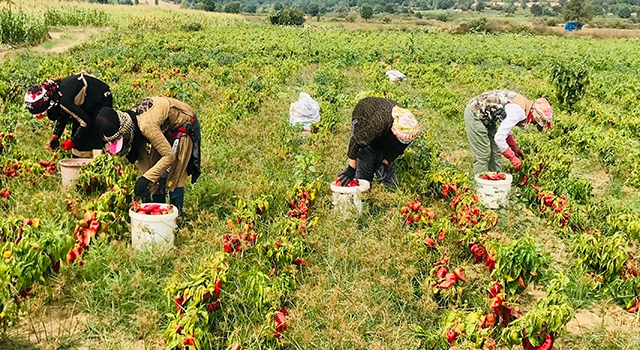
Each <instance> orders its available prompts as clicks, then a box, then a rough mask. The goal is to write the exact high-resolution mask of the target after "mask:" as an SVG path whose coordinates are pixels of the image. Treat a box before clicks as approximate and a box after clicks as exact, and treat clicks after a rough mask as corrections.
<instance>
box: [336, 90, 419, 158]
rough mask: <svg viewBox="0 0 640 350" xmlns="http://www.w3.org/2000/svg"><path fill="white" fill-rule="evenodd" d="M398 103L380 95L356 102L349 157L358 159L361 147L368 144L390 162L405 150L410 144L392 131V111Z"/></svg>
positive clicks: (352, 117)
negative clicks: (403, 141)
mask: <svg viewBox="0 0 640 350" xmlns="http://www.w3.org/2000/svg"><path fill="white" fill-rule="evenodd" d="M397 105H398V103H397V102H396V101H394V100H390V99H386V98H379V97H366V98H364V99H362V100H360V101H359V102H358V103H357V104H356V107H355V108H354V109H353V113H352V115H351V138H350V140H349V149H348V151H347V156H348V157H349V159H357V157H358V151H359V150H360V148H362V147H367V146H368V147H371V148H372V149H374V150H378V151H381V152H382V154H383V155H384V159H386V160H387V161H388V162H392V161H394V160H395V159H396V158H398V156H400V155H401V154H402V153H403V152H404V150H405V149H406V148H407V146H408V145H407V144H404V143H402V142H400V141H399V140H398V138H397V137H396V136H395V135H394V134H393V133H392V132H391V126H392V125H393V116H392V115H391V111H392V110H393V107H395V106H397Z"/></svg>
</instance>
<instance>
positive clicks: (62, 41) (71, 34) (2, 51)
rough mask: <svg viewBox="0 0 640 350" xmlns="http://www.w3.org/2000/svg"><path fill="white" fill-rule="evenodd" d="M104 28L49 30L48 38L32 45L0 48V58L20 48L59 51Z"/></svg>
mask: <svg viewBox="0 0 640 350" xmlns="http://www.w3.org/2000/svg"><path fill="white" fill-rule="evenodd" d="M105 30H106V28H95V27H88V28H65V29H64V30H54V31H50V32H49V37H50V39H49V40H47V41H45V42H44V43H42V44H40V45H37V46H33V47H20V48H7V47H5V48H0V60H1V59H3V58H5V57H7V56H10V55H12V54H14V53H16V52H18V51H21V50H33V51H36V52H50V53H61V52H64V51H66V50H68V49H70V48H72V47H74V46H76V45H79V44H82V43H84V42H86V41H89V40H90V39H92V38H94V37H95V36H96V35H99V34H101V33H102V32H104V31H105Z"/></svg>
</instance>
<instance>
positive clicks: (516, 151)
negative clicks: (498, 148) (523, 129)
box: [511, 146, 524, 159]
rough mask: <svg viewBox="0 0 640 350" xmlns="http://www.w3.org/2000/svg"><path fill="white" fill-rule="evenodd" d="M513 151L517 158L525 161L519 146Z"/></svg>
mask: <svg viewBox="0 0 640 350" xmlns="http://www.w3.org/2000/svg"><path fill="white" fill-rule="evenodd" d="M511 150H512V151H513V153H514V154H515V155H516V157H518V158H522V159H524V153H522V150H520V148H518V146H515V147H514V148H512V149H511Z"/></svg>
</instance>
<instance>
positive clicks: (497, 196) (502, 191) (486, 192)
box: [475, 174, 513, 209]
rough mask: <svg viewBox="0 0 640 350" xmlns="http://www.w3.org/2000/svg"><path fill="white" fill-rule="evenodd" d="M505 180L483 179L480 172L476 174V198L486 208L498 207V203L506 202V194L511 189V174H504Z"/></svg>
mask: <svg viewBox="0 0 640 350" xmlns="http://www.w3.org/2000/svg"><path fill="white" fill-rule="evenodd" d="M505 175H506V176H507V179H506V180H495V181H494V180H483V179H481V178H480V174H476V176H475V178H476V185H477V186H476V187H477V190H478V199H479V200H480V203H482V204H484V205H485V206H487V207H488V208H491V209H498V208H499V207H500V205H504V204H505V203H506V202H507V196H508V195H509V191H510V190H511V181H512V180H513V176H511V174H505Z"/></svg>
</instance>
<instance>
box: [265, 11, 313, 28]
mask: <svg viewBox="0 0 640 350" xmlns="http://www.w3.org/2000/svg"><path fill="white" fill-rule="evenodd" d="M304 21H305V19H304V12H302V11H301V10H299V9H298V8H296V7H286V8H284V9H282V10H280V11H278V12H277V13H276V14H274V15H271V16H269V22H271V24H275V25H285V26H286V25H288V26H301V25H303V24H304Z"/></svg>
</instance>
